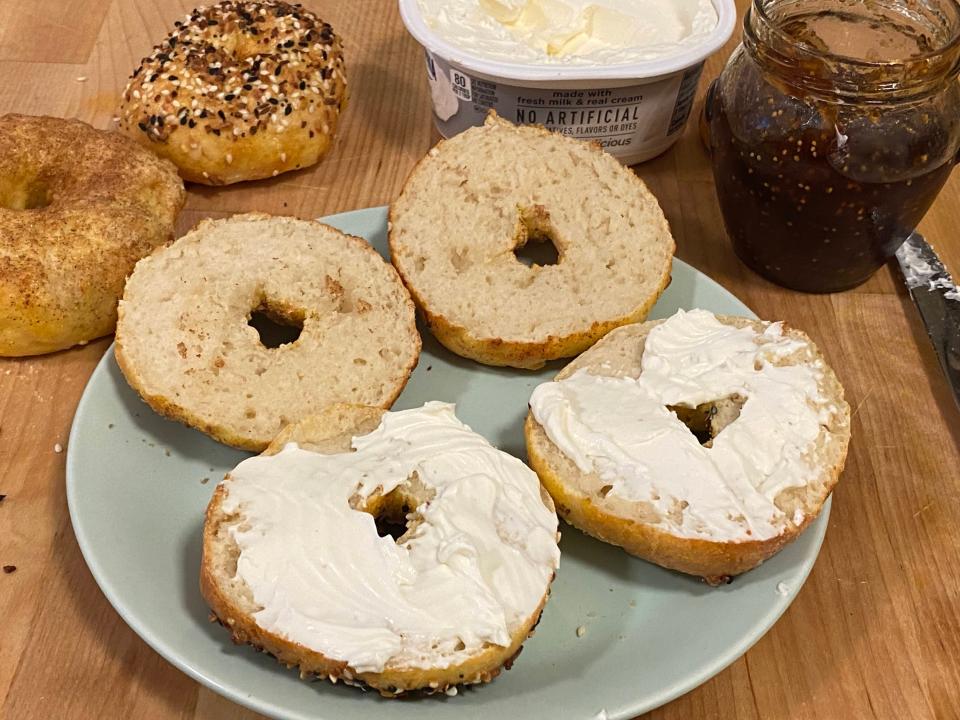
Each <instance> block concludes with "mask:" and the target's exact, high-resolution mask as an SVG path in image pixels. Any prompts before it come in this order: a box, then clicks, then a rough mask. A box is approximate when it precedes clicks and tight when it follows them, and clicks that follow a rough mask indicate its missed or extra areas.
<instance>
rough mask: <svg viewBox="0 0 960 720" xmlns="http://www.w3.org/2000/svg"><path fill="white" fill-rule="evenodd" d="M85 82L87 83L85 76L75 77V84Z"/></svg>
mask: <svg viewBox="0 0 960 720" xmlns="http://www.w3.org/2000/svg"><path fill="white" fill-rule="evenodd" d="M86 81H87V76H86V75H78V76H77V82H86Z"/></svg>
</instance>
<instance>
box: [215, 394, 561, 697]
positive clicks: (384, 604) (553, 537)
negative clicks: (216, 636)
mask: <svg viewBox="0 0 960 720" xmlns="http://www.w3.org/2000/svg"><path fill="white" fill-rule="evenodd" d="M351 438H352V440H351ZM374 516H376V517H381V518H382V517H386V518H389V519H392V520H393V521H394V522H396V523H399V524H401V525H402V524H404V523H406V527H405V530H403V534H402V535H401V536H399V537H398V538H397V539H396V541H395V542H394V541H393V539H392V538H391V537H388V536H386V535H385V534H384V533H382V532H380V533H378V529H377V527H376V525H375V521H374ZM558 538H559V536H558V534H557V517H556V514H555V512H554V510H553V503H552V502H551V500H550V497H549V495H547V494H546V492H544V491H543V490H542V489H541V487H540V483H539V482H538V481H537V477H536V475H535V474H534V473H533V472H532V471H531V470H530V469H529V468H527V467H526V466H525V465H524V464H523V463H522V462H520V461H519V460H517V459H516V458H514V457H512V456H510V455H508V454H507V453H505V452H502V451H500V450H497V449H496V448H494V447H493V446H492V445H490V443H488V442H487V441H486V440H484V439H483V438H482V437H481V436H480V435H477V434H476V433H474V432H473V431H471V430H470V428H468V427H467V426H466V425H464V424H463V423H461V422H460V421H459V420H457V418H456V416H455V415H454V410H453V406H452V405H448V404H445V403H438V402H431V403H427V404H426V405H424V406H423V407H420V408H416V409H412V410H404V411H401V412H392V413H384V412H383V411H382V410H379V409H373V408H364V407H358V406H345V405H338V406H333V407H331V408H328V409H327V410H326V411H325V412H323V413H322V414H320V415H318V416H315V417H311V418H307V419H305V420H303V421H302V422H300V423H297V424H296V425H291V426H288V427H287V428H286V429H285V430H284V431H283V432H282V433H280V435H279V436H278V437H277V438H276V440H274V441H273V442H272V443H271V445H270V447H269V448H268V449H267V451H266V453H265V454H264V455H261V456H258V457H255V458H251V459H249V460H245V461H244V462H242V463H241V464H240V465H239V466H237V468H236V469H234V470H233V471H232V472H231V473H230V474H228V475H227V477H226V478H225V479H224V481H223V482H222V483H221V484H220V485H219V487H218V488H217V490H216V492H215V493H214V495H213V498H212V499H211V501H210V504H209V506H208V508H207V513H206V521H205V523H204V528H203V560H202V562H201V574H200V587H201V591H202V593H203V597H204V598H205V599H206V601H207V603H208V604H209V606H210V608H211V609H212V610H213V613H214V615H215V617H216V618H217V619H218V620H219V621H220V623H221V624H222V625H223V626H224V627H226V628H227V629H228V630H229V631H230V633H231V634H232V636H233V639H234V641H235V642H238V643H249V644H251V645H253V646H255V647H257V648H260V649H262V650H265V651H267V652H269V653H270V654H272V655H274V656H275V657H276V658H277V659H278V660H279V661H280V662H281V663H283V664H284V665H287V666H290V667H292V666H297V667H299V669H300V675H301V677H309V676H318V677H320V678H329V679H330V680H331V681H333V682H337V681H338V680H343V681H345V682H347V683H350V684H362V685H367V686H370V687H373V688H376V689H377V690H379V691H380V693H381V694H382V695H385V696H388V697H392V696H396V695H400V694H403V693H405V692H408V691H411V690H425V691H426V692H428V693H433V692H444V691H446V692H448V694H454V692H455V690H452V689H451V688H454V686H456V685H458V684H473V683H480V682H489V681H490V680H492V679H493V678H494V677H496V675H498V674H499V672H500V670H501V668H502V667H503V666H506V667H508V668H509V667H510V663H511V662H512V660H513V658H514V657H515V656H516V655H517V654H518V653H519V652H520V647H521V645H522V644H523V642H524V641H525V640H526V638H527V637H528V636H529V635H530V634H531V633H532V630H533V628H534V626H535V625H536V623H537V621H538V620H539V617H540V612H541V610H542V609H543V606H544V603H545V602H546V599H547V596H548V594H549V587H550V583H551V581H552V579H553V576H554V572H555V570H556V568H557V564H558V562H559V549H558V547H557V541H558Z"/></svg>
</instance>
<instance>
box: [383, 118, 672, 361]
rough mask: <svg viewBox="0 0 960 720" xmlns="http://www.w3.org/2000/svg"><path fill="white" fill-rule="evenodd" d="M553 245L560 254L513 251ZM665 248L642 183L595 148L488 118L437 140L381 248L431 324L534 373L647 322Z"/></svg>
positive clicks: (664, 270) (394, 211)
mask: <svg viewBox="0 0 960 720" xmlns="http://www.w3.org/2000/svg"><path fill="white" fill-rule="evenodd" d="M550 244H552V245H553V246H554V249H555V250H556V255H557V260H556V262H555V263H552V264H551V263H549V259H548V258H544V259H543V261H541V262H536V261H534V262H531V264H529V265H528V264H525V263H524V262H523V261H522V258H521V257H519V256H518V255H517V253H518V252H521V253H522V252H523V251H524V250H527V249H530V248H533V247H539V248H540V249H541V250H542V249H548V248H546V246H547V245H550ZM673 250H674V242H673V238H672V237H671V235H670V229H669V227H668V225H667V220H666V218H665V217H664V215H663V212H662V211H661V209H660V206H659V205H658V204H657V200H656V198H655V197H654V196H653V195H652V194H651V193H650V191H649V190H648V189H647V186H646V185H645V184H644V183H643V181H642V180H640V178H638V177H637V176H636V175H635V174H634V173H633V172H632V171H631V170H630V169H628V168H625V167H623V166H622V165H621V164H620V163H619V162H617V160H616V159H615V158H613V157H612V156H611V155H609V154H607V153H605V152H604V151H603V150H601V149H600V147H599V146H596V145H593V144H589V143H585V142H581V141H579V140H574V139H572V138H569V137H565V136H563V135H559V134H555V133H550V132H548V131H547V130H544V129H543V128H540V127H530V126H515V125H513V124H511V123H509V122H507V121H506V120H502V119H500V118H498V117H497V116H496V114H495V113H492V112H491V114H490V115H489V116H488V117H487V121H486V123H485V124H484V125H483V126H481V127H475V128H470V129H468V130H466V131H464V132H462V133H460V134H459V135H456V136H455V137H453V138H450V139H449V140H444V141H441V142H440V143H439V144H438V145H437V146H436V147H435V148H433V149H432V150H431V151H430V152H429V153H428V155H427V156H426V157H425V158H424V159H423V160H421V161H420V163H419V164H418V165H417V166H416V168H414V170H413V172H412V173H411V174H410V177H409V178H408V179H407V182H406V184H405V185H404V187H403V191H402V192H401V193H400V196H399V197H398V198H397V199H396V200H395V201H394V202H393V203H392V204H391V206H390V253H391V257H392V259H393V263H394V264H395V265H396V267H397V270H399V271H400V275H401V276H402V277H403V280H404V282H405V283H406V284H407V287H408V288H410V292H411V294H412V295H413V299H414V301H415V302H416V303H417V305H418V307H419V308H420V309H421V310H422V312H423V315H424V317H425V319H426V321H427V324H428V325H429V327H430V330H431V331H432V332H433V334H434V335H435V336H436V337H437V339H438V340H439V341H440V342H441V343H443V345H445V346H446V347H447V348H448V349H450V350H451V351H453V352H455V353H457V354H458V355H462V356H464V357H467V358H472V359H473V360H477V361H478V362H482V363H486V364H489V365H509V366H513V367H519V368H538V367H541V366H542V365H543V364H544V363H545V362H546V361H548V360H553V359H556V358H562V357H569V356H572V355H576V354H577V353H580V352H582V351H583V350H585V349H586V348H588V347H590V345H592V344H593V343H595V342H596V341H597V340H599V339H600V338H601V337H603V336H604V335H605V334H606V333H608V332H609V331H610V330H612V329H613V328H615V327H618V326H620V325H624V324H626V323H630V322H636V321H639V320H643V319H644V318H646V316H647V313H648V312H649V311H650V308H651V307H653V304H654V303H655V302H656V300H657V298H658V297H659V296H660V293H662V292H663V290H664V288H665V287H666V286H667V283H668V282H669V281H670V268H671V262H672V259H673Z"/></svg>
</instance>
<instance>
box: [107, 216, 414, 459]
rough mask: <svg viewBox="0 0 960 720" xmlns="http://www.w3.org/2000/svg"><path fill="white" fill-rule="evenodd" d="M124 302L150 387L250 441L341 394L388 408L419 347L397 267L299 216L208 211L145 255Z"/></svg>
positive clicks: (133, 372)
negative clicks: (211, 214) (211, 215)
mask: <svg viewBox="0 0 960 720" xmlns="http://www.w3.org/2000/svg"><path fill="white" fill-rule="evenodd" d="M119 315H120V319H119V322H118V323H117V340H116V347H115V352H116V357H117V362H118V364H119V365H120V368H121V370H122V371H123V374H124V375H125V376H126V378H127V380H128V381H129V383H130V385H131V386H132V387H133V388H134V389H135V390H136V391H137V392H138V393H139V394H140V396H141V397H143V399H144V400H145V401H146V402H147V403H148V404H149V405H150V406H151V407H152V408H153V409H154V410H156V411H157V412H159V413H160V414H162V415H165V416H167V417H170V418H172V419H175V420H179V421H181V422H184V423H186V424H187V425H190V426H192V427H195V428H197V429H199V430H201V431H203V432H205V433H207V434H209V435H211V436H213V437H214V438H216V439H217V440H219V441H220V442H224V443H227V444H229V445H234V446H236V447H240V448H244V449H247V450H263V449H264V448H265V447H266V446H267V445H268V444H269V443H270V441H271V440H272V439H273V438H274V436H276V434H277V433H278V432H280V430H281V429H282V428H283V427H284V426H285V425H287V424H288V423H293V422H297V421H298V420H301V419H303V418H304V417H306V416H308V415H311V414H313V413H316V412H319V411H320V410H322V409H323V408H325V407H327V406H328V405H330V404H332V403H337V402H350V403H362V404H364V405H372V406H377V407H389V406H390V405H391V404H392V403H393V401H394V400H395V399H396V397H397V395H399V394H400V392H401V391H402V390H403V387H404V386H405V385H406V383H407V378H409V377H410V373H411V372H412V371H413V368H414V366H415V365H416V364H417V358H418V357H419V355H420V335H419V334H418V333H417V328H416V323H415V317H414V307H413V302H412V301H411V299H410V295H409V294H408V293H407V291H406V288H404V286H403V283H402V282H400V278H399V277H398V276H397V273H396V270H394V269H393V266H391V265H390V264H389V263H387V262H386V261H385V260H384V259H383V258H382V257H381V256H380V254H379V253H378V252H377V251H376V250H374V249H373V248H372V247H371V246H370V245H369V244H368V243H367V242H366V241H364V240H363V239H361V238H357V237H352V236H349V235H345V234H344V233H342V232H340V231H339V230H335V229H334V228H332V227H330V226H328V225H323V224H322V223H318V222H313V221H308V220H298V219H297V218H291V217H271V216H269V215H259V214H248V215H235V216H233V217H231V218H228V219H226V220H206V221H204V222H201V223H200V224H199V225H197V227H195V228H194V229H193V230H191V231H190V232H189V233H187V234H186V235H184V236H183V237H181V238H180V239H179V240H177V241H176V242H175V243H173V244H172V245H170V246H168V247H166V248H163V249H162V250H160V251H158V252H155V253H153V254H152V255H150V256H149V257H147V258H144V259H143V260H141V261H140V262H139V263H138V264H137V266H136V269H135V270H134V271H133V274H132V275H131V276H130V279H129V280H128V281H127V286H126V288H125V289H124V293H123V299H122V300H121V301H120V312H119ZM258 322H261V325H260V326H257V323H258ZM251 323H253V324H251ZM271 326H272V327H273V329H274V330H275V331H277V333H278V334H279V333H281V332H283V333H287V336H286V337H283V338H274V340H276V341H275V342H274V341H272V340H271V338H269V337H266V338H265V334H266V335H269V333H267V332H266V330H267V329H268V328H270V327H271ZM277 326H280V327H277ZM284 326H286V329H285V330H284Z"/></svg>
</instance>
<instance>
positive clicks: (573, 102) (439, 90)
mask: <svg viewBox="0 0 960 720" xmlns="http://www.w3.org/2000/svg"><path fill="white" fill-rule="evenodd" d="M658 8H659V9H660V10H662V9H663V8H666V9H667V10H670V12H661V13H660V15H657V12H658ZM400 12H401V15H402V17H403V19H404V22H405V23H406V25H407V28H408V29H409V30H410V32H411V34H412V35H413V36H414V37H415V38H416V39H417V40H418V41H419V42H420V43H421V44H422V45H423V46H424V50H425V54H426V70H427V78H428V81H429V84H430V94H431V100H432V103H433V109H434V119H435V121H436V124H437V128H438V130H439V131H440V133H441V135H443V136H444V137H451V136H452V135H455V134H457V133H459V132H461V131H463V130H465V129H467V128H468V127H472V126H474V125H479V124H481V123H482V122H483V119H484V117H485V116H486V114H487V112H488V111H489V110H491V109H493V110H496V111H497V113H498V114H499V115H500V116H501V117H504V118H506V119H508V120H510V121H511V122H515V123H519V124H528V125H543V126H545V127H547V128H549V129H551V130H553V131H556V132H560V133H563V134H567V135H572V136H574V137H577V138H581V139H584V140H592V141H595V142H598V143H599V144H600V145H601V146H602V147H603V148H604V149H606V150H607V151H609V152H610V153H611V154H613V155H614V156H615V157H617V158H618V159H619V160H621V161H622V162H624V163H626V164H632V163H637V162H641V161H643V160H647V159H649V158H652V157H654V156H656V155H659V154H660V153H662V152H664V151H665V150H666V149H667V148H669V147H670V146H671V145H672V144H673V143H674V142H676V140H677V139H678V138H679V136H680V131H681V130H682V129H683V128H684V126H685V124H686V121H687V118H688V117H689V115H690V110H691V108H692V105H693V98H694V95H695V93H696V88H697V81H698V80H699V77H700V72H701V70H702V68H703V61H704V59H705V58H706V57H707V56H709V55H710V54H712V53H713V52H714V51H715V50H716V49H717V48H719V47H720V46H721V45H722V44H723V43H724V42H726V40H727V39H728V38H729V37H730V34H731V33H732V31H733V24H734V22H735V20H736V9H735V7H734V5H733V2H732V0H671V1H670V2H661V1H660V0H640V1H639V2H626V0H598V1H597V2H588V0H454V2H449V1H448V0H400Z"/></svg>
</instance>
